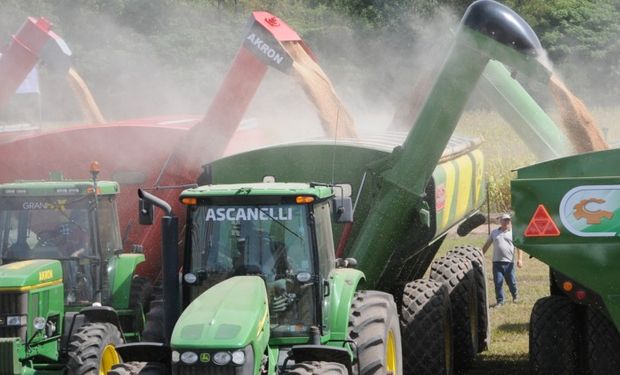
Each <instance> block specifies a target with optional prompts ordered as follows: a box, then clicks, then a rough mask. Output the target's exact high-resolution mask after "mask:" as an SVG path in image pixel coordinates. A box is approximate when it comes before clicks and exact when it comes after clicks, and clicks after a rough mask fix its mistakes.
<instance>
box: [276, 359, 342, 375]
mask: <svg viewBox="0 0 620 375" xmlns="http://www.w3.org/2000/svg"><path fill="white" fill-rule="evenodd" d="M284 373H285V374H286V375H318V374H321V375H347V374H348V371H347V368H346V367H345V366H344V365H343V364H342V363H336V362H314V361H313V362H300V363H296V364H294V365H292V366H291V367H290V368H288V369H287V370H286V371H285V372H284Z"/></svg>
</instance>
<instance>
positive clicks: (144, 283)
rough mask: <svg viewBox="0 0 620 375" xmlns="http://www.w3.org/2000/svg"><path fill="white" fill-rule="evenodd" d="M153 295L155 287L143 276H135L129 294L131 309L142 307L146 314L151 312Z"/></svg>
mask: <svg viewBox="0 0 620 375" xmlns="http://www.w3.org/2000/svg"><path fill="white" fill-rule="evenodd" d="M152 295H153V285H152V284H151V282H150V281H149V280H148V279H146V278H144V277H141V276H134V278H133V279H131V290H130V292H129V307H130V308H134V307H137V306H139V305H142V310H143V311H144V313H145V314H146V313H147V312H148V310H149V307H150V303H151V299H152Z"/></svg>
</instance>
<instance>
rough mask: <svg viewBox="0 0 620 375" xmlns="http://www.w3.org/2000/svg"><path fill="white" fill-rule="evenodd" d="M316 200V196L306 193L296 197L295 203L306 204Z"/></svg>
mask: <svg viewBox="0 0 620 375" xmlns="http://www.w3.org/2000/svg"><path fill="white" fill-rule="evenodd" d="M312 202H314V197H308V196H304V195H300V196H297V197H295V203H297V204H306V203H312Z"/></svg>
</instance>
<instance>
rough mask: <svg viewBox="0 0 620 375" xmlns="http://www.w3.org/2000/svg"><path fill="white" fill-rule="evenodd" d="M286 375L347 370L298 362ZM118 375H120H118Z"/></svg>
mask: <svg viewBox="0 0 620 375" xmlns="http://www.w3.org/2000/svg"><path fill="white" fill-rule="evenodd" d="M284 373H285V374H286V375H319V374H320V375H347V374H348V371H347V368H346V367H345V366H344V365H343V364H341V363H336V362H300V363H296V364H294V365H292V366H291V367H290V368H288V369H286V371H285V372H284ZM119 375H120V374H119Z"/></svg>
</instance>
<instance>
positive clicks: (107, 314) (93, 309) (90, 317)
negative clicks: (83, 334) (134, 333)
mask: <svg viewBox="0 0 620 375" xmlns="http://www.w3.org/2000/svg"><path fill="white" fill-rule="evenodd" d="M79 315H84V318H85V319H86V321H87V322H89V323H110V324H113V325H115V326H116V328H118V330H119V331H120V332H121V335H122V334H123V329H122V327H121V321H120V320H119V318H118V313H117V312H116V310H115V309H114V308H112V307H110V306H89V307H84V308H83V309H81V310H80V312H79ZM76 328H77V327H76Z"/></svg>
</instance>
